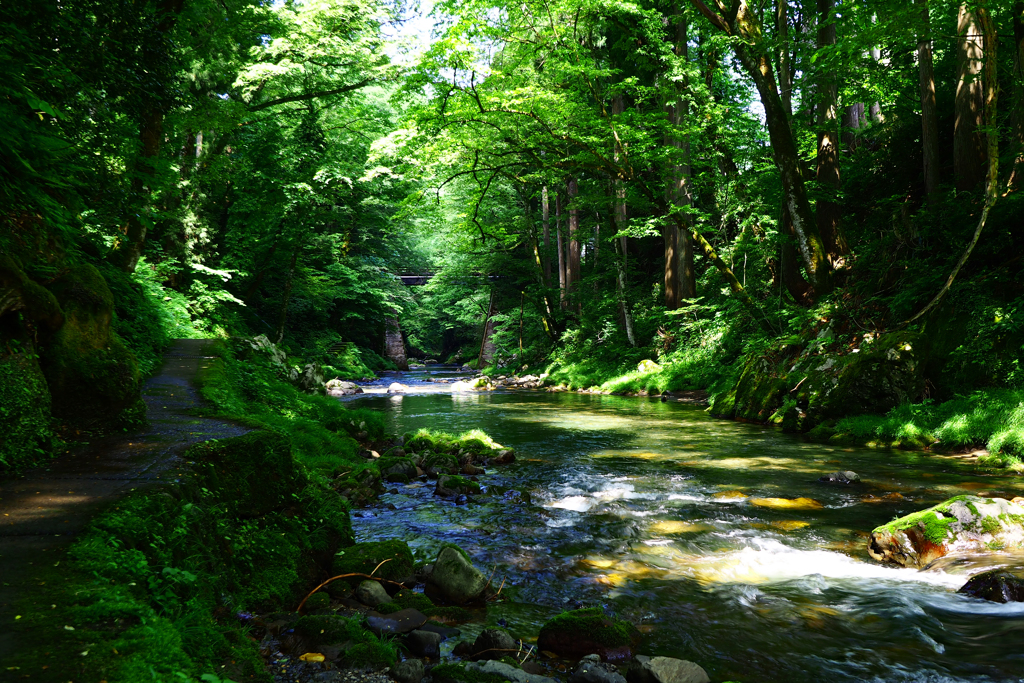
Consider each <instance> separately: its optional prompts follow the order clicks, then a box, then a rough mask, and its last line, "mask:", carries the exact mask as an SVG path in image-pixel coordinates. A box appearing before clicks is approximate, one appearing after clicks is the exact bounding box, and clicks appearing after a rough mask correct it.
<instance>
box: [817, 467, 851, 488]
mask: <svg viewBox="0 0 1024 683" xmlns="http://www.w3.org/2000/svg"><path fill="white" fill-rule="evenodd" d="M818 481H820V482H821V483H822V484H838V485H840V486H850V485H851V484H859V483H860V475H859V474H857V473H856V472H854V471H853V470H840V471H838V472H831V473H829V474H826V475H824V476H822V477H818Z"/></svg>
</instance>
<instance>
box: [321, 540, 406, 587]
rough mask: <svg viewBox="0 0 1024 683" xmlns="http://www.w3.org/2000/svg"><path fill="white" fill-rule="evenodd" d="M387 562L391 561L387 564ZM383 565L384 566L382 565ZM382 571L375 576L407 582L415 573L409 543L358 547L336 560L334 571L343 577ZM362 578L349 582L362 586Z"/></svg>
mask: <svg viewBox="0 0 1024 683" xmlns="http://www.w3.org/2000/svg"><path fill="white" fill-rule="evenodd" d="M385 560H387V561H386V562H385ZM382 562H383V564H381V563H382ZM378 565H380V567H379V568H378V569H377V571H376V572H374V574H373V576H379V577H381V578H383V579H389V580H391V581H400V580H402V579H405V578H406V577H408V576H409V575H410V574H412V572H413V560H412V551H411V550H409V545H408V544H407V543H406V542H405V541H399V540H391V541H374V542H369V543H356V544H355V545H353V546H351V547H348V548H345V549H344V550H343V551H341V552H340V553H339V554H338V555H337V556H336V557H335V558H334V564H333V568H332V571H333V572H334V576H338V575H340V574H370V572H373V570H374V569H375V568H377V566H378ZM362 580H363V579H362V578H359V577H353V578H351V579H349V580H348V581H349V583H351V584H352V585H356V584H358V583H359V582H360V581H362Z"/></svg>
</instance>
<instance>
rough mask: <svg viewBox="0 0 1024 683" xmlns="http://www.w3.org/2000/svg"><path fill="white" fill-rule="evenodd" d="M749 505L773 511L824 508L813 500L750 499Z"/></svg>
mask: <svg viewBox="0 0 1024 683" xmlns="http://www.w3.org/2000/svg"><path fill="white" fill-rule="evenodd" d="M750 504H751V505H756V506H757V507H762V508H772V509H773V510H820V509H821V508H823V507H824V506H823V505H822V504H821V503H819V502H818V501H816V500H814V499H813V498H751V499H750Z"/></svg>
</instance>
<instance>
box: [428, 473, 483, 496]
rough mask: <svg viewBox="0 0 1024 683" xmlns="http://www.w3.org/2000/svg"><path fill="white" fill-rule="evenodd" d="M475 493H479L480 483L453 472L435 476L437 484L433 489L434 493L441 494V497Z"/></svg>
mask: <svg viewBox="0 0 1024 683" xmlns="http://www.w3.org/2000/svg"><path fill="white" fill-rule="evenodd" d="M477 493H480V484H478V483H476V482H475V481H473V480H471V479H466V478H465V477H460V476H458V475H455V474H442V475H441V476H439V477H438V478H437V486H436V488H435V489H434V495H435V496H441V497H442V498H454V497H455V496H460V495H471V494H477Z"/></svg>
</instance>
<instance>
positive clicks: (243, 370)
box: [200, 340, 385, 473]
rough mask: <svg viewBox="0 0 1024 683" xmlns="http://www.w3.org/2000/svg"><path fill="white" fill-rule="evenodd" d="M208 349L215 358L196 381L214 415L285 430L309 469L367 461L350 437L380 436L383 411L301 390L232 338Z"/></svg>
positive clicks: (357, 466)
mask: <svg viewBox="0 0 1024 683" xmlns="http://www.w3.org/2000/svg"><path fill="white" fill-rule="evenodd" d="M211 353H213V354H214V355H216V356H217V360H216V361H214V362H213V363H212V364H211V365H210V366H209V367H208V368H207V369H205V370H204V371H203V372H202V374H201V376H200V383H201V393H202V394H203V396H204V397H205V398H206V399H208V400H209V401H210V402H212V403H213V405H214V406H215V408H216V409H215V413H216V414H217V415H219V416H221V417H227V418H232V419H236V420H240V421H242V422H245V423H247V424H251V425H253V426H258V427H262V428H266V429H270V430H273V431H276V432H280V433H283V434H287V435H288V437H289V438H290V439H291V442H292V448H293V450H294V453H295V457H296V458H297V459H298V460H299V461H300V462H301V463H303V464H304V465H306V466H307V467H310V468H312V469H314V470H318V471H321V472H325V473H328V472H333V471H335V470H337V469H338V468H339V467H344V468H345V469H346V470H348V471H350V472H359V471H361V470H363V469H366V468H367V467H370V466H371V465H369V464H368V463H367V461H366V460H364V459H363V458H360V457H358V456H357V450H358V446H359V444H358V443H357V442H356V440H355V438H354V437H355V436H357V435H360V438H361V440H364V441H380V440H383V439H384V437H385V431H384V430H385V427H384V415H383V413H380V412H378V411H374V410H368V409H365V408H347V407H345V406H344V405H343V404H342V403H341V402H339V401H338V400H337V399H334V398H330V397H327V396H322V395H318V394H311V393H306V392H303V391H301V390H300V389H298V388H297V387H296V386H294V385H293V384H291V383H290V382H288V381H286V380H285V379H283V378H282V377H281V376H280V375H279V374H277V371H276V370H275V368H274V367H273V366H272V365H271V364H270V363H267V362H266V361H265V359H264V358H263V357H262V356H261V355H259V354H253V353H249V350H248V349H246V348H245V346H243V344H240V343H238V342H232V341H229V340H224V341H219V342H217V343H216V344H214V345H213V348H212V350H211Z"/></svg>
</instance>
